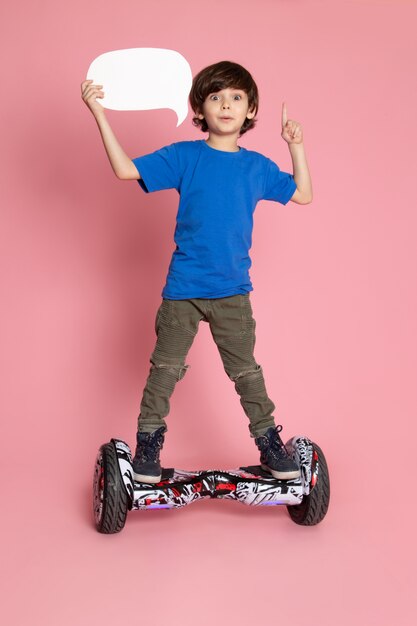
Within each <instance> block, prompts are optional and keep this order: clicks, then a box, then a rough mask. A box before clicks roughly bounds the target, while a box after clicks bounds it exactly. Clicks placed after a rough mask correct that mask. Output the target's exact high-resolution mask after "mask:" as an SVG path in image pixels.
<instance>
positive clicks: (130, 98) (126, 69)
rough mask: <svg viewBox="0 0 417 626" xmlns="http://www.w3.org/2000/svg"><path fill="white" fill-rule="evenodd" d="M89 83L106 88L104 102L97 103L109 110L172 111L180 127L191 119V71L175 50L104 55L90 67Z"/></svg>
mask: <svg viewBox="0 0 417 626" xmlns="http://www.w3.org/2000/svg"><path fill="white" fill-rule="evenodd" d="M87 79H92V80H93V81H94V84H96V85H103V91H104V98H99V100H98V102H100V104H102V105H103V106H104V107H105V108H106V109H113V110H115V111H148V110H150V109H172V110H173V111H175V113H176V114H177V118H178V121H177V127H178V126H179V125H180V124H182V122H183V121H184V120H185V118H186V117H187V115H188V94H189V93H190V89H191V84H192V74H191V68H190V66H189V64H188V61H187V60H186V59H185V58H184V57H183V56H182V55H181V54H180V53H179V52H176V51H175V50H165V49H164V48H126V49H125V50H112V51H111V52H105V53H104V54H100V56H98V57H97V58H96V59H94V61H93V62H92V63H91V65H90V67H89V68H88V72H87Z"/></svg>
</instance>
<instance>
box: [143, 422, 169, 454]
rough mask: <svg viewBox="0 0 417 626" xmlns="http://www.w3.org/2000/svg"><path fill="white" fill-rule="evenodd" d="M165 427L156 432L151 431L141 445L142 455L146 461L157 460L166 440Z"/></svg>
mask: <svg viewBox="0 0 417 626" xmlns="http://www.w3.org/2000/svg"><path fill="white" fill-rule="evenodd" d="M164 432H165V431H164V429H163V428H159V429H158V430H157V431H155V433H150V434H149V437H147V439H146V441H144V442H142V445H141V446H140V447H139V453H140V456H141V457H142V458H143V459H145V460H146V461H156V459H157V457H158V453H159V451H160V449H161V447H162V443H163V440H164Z"/></svg>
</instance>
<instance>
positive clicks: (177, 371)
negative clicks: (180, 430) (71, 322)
mask: <svg viewBox="0 0 417 626" xmlns="http://www.w3.org/2000/svg"><path fill="white" fill-rule="evenodd" d="M200 319H201V314H200V312H199V311H198V310H197V309H196V308H195V307H194V306H193V304H192V302H191V301H190V300H163V301H162V304H161V306H160V307H159V309H158V312H157V314H156V321H155V332H156V334H157V341H156V345H155V349H154V351H153V353H152V355H151V369H150V372H149V376H148V380H147V382H146V386H145V389H144V391H143V397H142V402H141V407H140V415H139V418H138V432H137V435H136V441H137V445H136V452H135V456H134V458H133V475H134V479H135V480H136V481H138V482H144V483H158V482H159V481H160V480H161V476H162V469H161V463H160V460H159V454H160V451H161V449H162V446H163V444H164V434H165V431H166V430H167V427H166V422H165V419H164V418H165V417H166V416H167V415H168V413H169V400H170V397H171V395H172V393H173V391H174V387H175V385H176V383H177V382H178V381H179V380H181V379H182V378H183V377H184V375H185V372H186V370H187V367H188V366H187V365H185V359H186V356H187V354H188V351H189V349H190V347H191V345H192V343H193V340H194V337H195V335H196V334H197V330H198V324H199V321H200Z"/></svg>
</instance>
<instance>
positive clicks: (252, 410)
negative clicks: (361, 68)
mask: <svg viewBox="0 0 417 626" xmlns="http://www.w3.org/2000/svg"><path fill="white" fill-rule="evenodd" d="M91 83H92V81H91V80H90V81H84V82H83V83H82V85H81V87H82V97H83V100H84V101H85V103H86V104H87V105H88V106H89V108H90V109H91V111H92V113H93V114H94V116H95V119H96V121H97V124H98V127H99V130H100V133H101V136H102V139H103V143H104V146H105V149H106V151H107V154H108V157H109V160H110V163H111V165H112V167H113V170H114V172H115V174H116V176H117V177H118V178H120V179H122V180H137V181H138V183H139V185H140V186H141V188H142V189H143V190H144V191H145V192H146V193H148V192H152V191H158V190H161V189H170V188H175V189H176V190H177V191H178V193H179V194H180V202H179V207H178V214H177V223H176V230H175V235H174V239H175V243H176V249H175V251H174V253H173V255H172V260H171V263H170V266H169V271H168V276H167V281H166V284H165V287H164V289H163V291H162V298H163V299H162V303H161V305H160V307H159V309H158V312H157V315H156V323H155V329H156V334H157V341H156V345H155V349H154V351H153V353H152V355H151V359H150V361H151V368H150V372H149V376H148V379H147V383H146V386H145V389H144V392H143V397H142V402H141V407H140V414H139V418H138V432H137V447H136V453H135V457H134V460H133V470H134V474H135V480H137V481H139V482H147V483H157V482H159V481H160V480H161V465H160V460H159V455H160V450H161V448H162V445H163V442H164V433H165V432H166V430H167V426H166V422H165V419H164V418H165V417H166V416H167V415H168V413H169V408H170V406H169V400H170V397H171V395H172V393H173V391H174V387H175V385H176V383H177V382H178V381H179V380H181V379H182V378H183V377H184V375H185V373H186V370H187V368H188V366H187V365H185V359H186V356H187V354H188V351H189V349H190V347H191V345H192V343H193V340H194V337H195V336H196V334H197V331H198V325H199V323H200V321H204V322H207V323H208V324H209V326H210V331H211V333H212V336H213V339H214V341H215V342H216V344H217V347H218V349H219V352H220V356H221V358H222V361H223V365H224V369H225V371H226V373H227V375H228V376H229V378H230V379H231V380H232V381H233V382H234V383H235V389H236V391H237V393H238V394H239V395H240V402H241V405H242V407H243V410H244V411H245V413H246V415H247V417H248V418H249V422H250V423H249V430H250V433H251V436H252V437H253V438H254V439H255V443H256V445H257V446H258V448H259V450H260V452H261V465H262V467H263V468H264V469H266V470H267V471H269V472H270V473H271V474H272V475H273V476H274V477H276V478H279V479H293V478H297V477H298V476H299V475H300V471H299V469H298V467H297V465H296V464H295V462H294V461H293V460H292V459H291V458H290V457H289V455H288V453H287V451H286V449H285V446H284V444H283V442H282V440H281V438H280V436H279V432H280V431H281V430H282V426H275V423H274V417H273V415H272V413H273V411H274V409H275V405H274V404H273V402H272V401H271V400H270V399H269V397H268V395H267V392H266V389H265V383H264V378H263V373H262V368H261V366H260V365H259V364H258V363H257V362H256V361H255V358H254V355H253V351H254V346H255V325H256V323H255V320H254V318H253V314H252V308H251V302H250V296H249V292H250V291H252V289H253V288H252V284H251V281H250V278H249V268H250V265H251V260H250V258H249V249H250V247H251V241H252V228H253V213H254V210H255V207H256V204H257V202H258V201H259V200H262V199H266V200H275V201H277V202H280V203H281V204H287V202H288V201H289V200H292V201H293V202H296V203H299V204H307V203H309V202H311V201H312V188H311V180H310V175H309V171H308V165H307V161H306V156H305V152H304V146H303V136H302V129H301V126H300V124H298V123H297V122H295V121H291V120H288V119H287V113H286V106H285V103H284V104H283V109H282V134H281V136H282V138H283V139H284V140H285V141H286V142H287V143H288V146H289V150H290V154H291V157H292V162H293V171H294V174H293V175H291V174H287V173H285V172H282V171H281V170H280V169H279V168H278V166H277V165H276V164H275V163H274V162H273V161H271V160H270V159H268V158H266V157H264V156H263V155H261V154H260V153H258V152H254V151H250V150H246V149H245V148H242V147H239V146H238V144H237V140H238V138H239V137H241V136H242V135H243V134H244V133H245V132H247V131H248V130H250V129H251V128H253V127H254V125H255V121H256V120H255V115H256V113H257V111H258V90H257V86H256V84H255V82H254V80H253V78H252V76H251V75H250V73H249V72H248V71H247V70H246V69H245V68H243V67H242V66H241V65H238V64H237V63H232V62H229V61H222V62H219V63H215V64H213V65H210V66H209V67H206V68H205V69H203V70H202V71H201V72H199V74H197V76H196V77H195V78H194V80H193V84H192V88H191V92H190V96H189V100H190V104H191V107H192V109H193V111H194V114H195V117H194V118H193V123H194V124H195V125H196V126H199V127H200V128H201V130H202V131H203V132H208V139H206V140H202V139H200V140H195V141H182V142H178V143H174V144H171V145H169V146H166V147H164V148H162V149H160V150H157V151H156V152H153V153H151V154H147V155H144V156H141V157H138V158H135V159H130V158H129V157H128V156H127V155H126V154H125V153H124V151H123V150H122V148H121V147H120V145H119V144H118V142H117V140H116V138H115V136H114V134H113V132H112V130H111V128H110V126H109V124H108V122H107V120H106V118H105V115H104V109H103V107H102V106H101V105H100V104H99V103H98V102H97V101H96V98H102V97H103V96H104V92H103V91H102V90H101V87H102V85H92V84H91Z"/></svg>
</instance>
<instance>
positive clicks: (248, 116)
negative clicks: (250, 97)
mask: <svg viewBox="0 0 417 626" xmlns="http://www.w3.org/2000/svg"><path fill="white" fill-rule="evenodd" d="M246 117H247V118H248V120H251V119H253V118H254V117H255V107H253V109H250V110H249V111H248V112H247V113H246Z"/></svg>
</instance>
